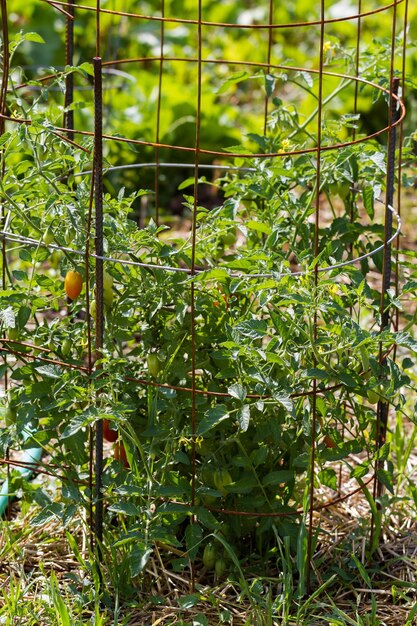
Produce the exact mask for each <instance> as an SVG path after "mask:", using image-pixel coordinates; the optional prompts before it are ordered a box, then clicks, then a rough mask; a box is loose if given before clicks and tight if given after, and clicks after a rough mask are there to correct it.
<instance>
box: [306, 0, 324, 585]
mask: <svg viewBox="0 0 417 626" xmlns="http://www.w3.org/2000/svg"><path fill="white" fill-rule="evenodd" d="M324 15H325V6H324V0H320V21H321V23H320V60H319V76H318V80H319V84H318V104H317V107H318V108H317V156H316V159H317V169H316V208H315V223H314V256H315V257H317V256H318V254H319V227H320V179H321V149H322V145H321V141H322V140H321V137H322V117H323V108H322V107H323V66H324V55H323V46H324V28H325V23H324ZM318 282H319V274H318V263H316V265H315V268H314V287H315V289H316V288H317V286H318ZM317 323H318V318H317V310H315V311H314V320H313V324H314V330H313V340H314V341H316V339H317ZM313 367H317V361H316V357H315V355H314V356H313ZM311 413H312V415H311V458H310V495H309V519H308V539H307V576H306V587H307V593H308V594H310V593H311V570H312V559H313V530H314V528H313V508H314V474H315V463H316V425H317V378H314V379H313V395H312V407H311Z"/></svg>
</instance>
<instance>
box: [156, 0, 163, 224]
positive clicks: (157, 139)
mask: <svg viewBox="0 0 417 626" xmlns="http://www.w3.org/2000/svg"><path fill="white" fill-rule="evenodd" d="M161 15H162V17H164V16H165V0H161ZM160 37H161V44H160V57H161V60H160V62H159V76H158V102H157V106H156V135H155V143H157V144H159V138H160V136H159V133H160V124H161V103H162V77H163V73H164V38H165V22H164V20H162V21H161V31H160ZM154 180H155V182H154V184H155V222H156V224H157V226H158V225H159V148H158V146H156V147H155V179H154Z"/></svg>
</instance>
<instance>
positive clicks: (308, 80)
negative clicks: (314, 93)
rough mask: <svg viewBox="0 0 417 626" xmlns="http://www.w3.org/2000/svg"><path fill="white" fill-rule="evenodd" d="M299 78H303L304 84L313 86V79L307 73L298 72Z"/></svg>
mask: <svg viewBox="0 0 417 626" xmlns="http://www.w3.org/2000/svg"><path fill="white" fill-rule="evenodd" d="M300 76H301V77H302V78H303V80H304V81H305V83H306V84H307V85H308V86H309V87H310V89H311V87H312V86H313V79H312V77H311V74H309V73H308V72H300Z"/></svg>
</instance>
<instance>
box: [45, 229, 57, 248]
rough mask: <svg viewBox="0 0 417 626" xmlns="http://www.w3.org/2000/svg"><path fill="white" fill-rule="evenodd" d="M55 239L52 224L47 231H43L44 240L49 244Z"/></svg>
mask: <svg viewBox="0 0 417 626" xmlns="http://www.w3.org/2000/svg"><path fill="white" fill-rule="evenodd" d="M54 239H55V236H54V231H53V230H52V228H51V227H50V226H48V228H47V229H46V231H45V232H44V233H43V237H42V241H43V243H44V244H45V245H47V246H49V244H51V243H52V242H53V240H54Z"/></svg>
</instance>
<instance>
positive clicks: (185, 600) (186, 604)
mask: <svg viewBox="0 0 417 626" xmlns="http://www.w3.org/2000/svg"><path fill="white" fill-rule="evenodd" d="M177 602H178V606H179V607H180V608H181V609H192V608H193V606H195V605H196V604H198V603H199V602H200V598H199V596H198V595H197V594H196V593H190V594H188V595H186V596H182V598H178V600H177Z"/></svg>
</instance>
